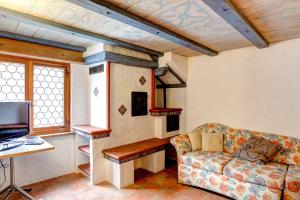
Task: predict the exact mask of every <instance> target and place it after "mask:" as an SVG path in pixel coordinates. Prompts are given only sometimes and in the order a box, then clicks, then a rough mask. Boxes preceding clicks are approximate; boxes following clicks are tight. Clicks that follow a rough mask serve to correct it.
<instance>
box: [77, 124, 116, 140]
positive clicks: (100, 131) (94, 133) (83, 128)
mask: <svg viewBox="0 0 300 200" xmlns="http://www.w3.org/2000/svg"><path fill="white" fill-rule="evenodd" d="M73 129H74V130H75V132H76V133H77V134H80V135H82V136H85V137H87V138H93V139H99V138H104V137H109V136H110V133H111V129H105V128H99V127H95V126H91V125H80V126H74V127H73Z"/></svg>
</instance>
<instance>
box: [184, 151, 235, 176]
mask: <svg viewBox="0 0 300 200" xmlns="http://www.w3.org/2000/svg"><path fill="white" fill-rule="evenodd" d="M231 159H232V155H231V154H229V153H224V152H209V151H194V152H189V153H187V154H185V155H183V156H182V160H183V164H185V165H188V166H192V167H195V168H200V169H204V170H207V171H211V172H215V173H219V174H222V172H223V168H224V166H225V165H226V164H227V163H228V162H229V161H230V160H231Z"/></svg>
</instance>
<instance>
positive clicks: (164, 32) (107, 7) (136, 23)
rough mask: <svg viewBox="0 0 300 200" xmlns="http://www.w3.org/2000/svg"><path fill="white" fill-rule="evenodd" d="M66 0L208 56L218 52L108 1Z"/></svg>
mask: <svg viewBox="0 0 300 200" xmlns="http://www.w3.org/2000/svg"><path fill="white" fill-rule="evenodd" d="M67 1H69V2H71V3H74V4H76V5H79V6H82V7H84V8H86V9H89V10H92V11H94V12H96V13H99V14H101V15H104V16H106V17H109V18H112V19H114V20H117V21H120V22H122V23H125V24H128V25H130V26H133V27H135V28H138V29H141V30H144V31H147V32H149V33H152V34H153V35H156V36H158V37H161V38H164V39H166V40H169V41H171V42H174V43H176V44H178V45H181V46H183V47H186V48H189V49H192V50H194V51H197V52H200V53H203V54H206V55H209V56H215V55H217V54H218V52H217V51H215V50H213V49H210V48H209V47H206V46H204V45H202V44H199V43H198V42H195V41H193V40H191V39H189V38H187V37H185V36H182V35H179V34H177V33H175V32H173V31H171V30H168V29H166V28H164V27H162V26H160V25H158V24H155V23H153V22H151V21H149V20H147V19H145V18H142V17H140V16H138V15H136V14H134V13H132V12H130V11H128V10H125V9H123V8H120V7H118V6H116V5H114V4H112V3H111V2H109V1H105V0H67Z"/></svg>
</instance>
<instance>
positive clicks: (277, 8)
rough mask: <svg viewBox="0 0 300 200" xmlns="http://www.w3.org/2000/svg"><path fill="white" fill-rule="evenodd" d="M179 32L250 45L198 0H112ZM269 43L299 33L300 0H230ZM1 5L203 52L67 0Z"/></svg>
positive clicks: (23, 30)
mask: <svg viewBox="0 0 300 200" xmlns="http://www.w3.org/2000/svg"><path fill="white" fill-rule="evenodd" d="M109 2H111V3H113V4H115V5H117V6H119V7H121V8H123V9H124V10H128V11H130V12H132V13H135V14H136V15H139V16H141V17H143V18H145V19H147V20H149V21H151V22H153V23H155V24H158V25H159V26H162V27H164V28H165V29H168V30H170V31H172V32H174V33H176V34H178V35H183V36H185V37H186V38H189V39H191V40H192V41H195V42H197V43H199V44H202V45H204V46H206V47H208V48H209V49H213V50H215V51H217V52H220V51H226V50H230V49H236V48H242V47H247V46H253V44H252V43H251V42H249V40H248V39H247V38H246V37H244V36H243V35H242V34H241V33H240V32H239V31H237V30H236V29H235V28H234V27H233V26H232V25H231V24H229V23H228V22H227V21H226V20H224V18H222V17H221V16H220V15H218V14H217V13H216V12H215V11H214V10H212V9H211V8H210V7H209V6H208V5H206V4H205V3H204V1H202V0H110V1H109ZM231 2H232V3H233V4H234V5H235V7H236V9H237V10H238V11H239V12H240V13H241V14H242V15H243V16H245V17H246V18H247V20H248V21H249V22H250V23H251V24H252V25H253V26H254V27H255V28H256V30H257V31H258V32H259V33H260V34H261V35H262V37H263V38H265V40H266V41H268V42H269V43H274V42H280V41H284V40H289V39H294V38H299V37H300V0H263V1H262V0H251V1H250V0H231ZM0 6H2V7H5V8H8V9H12V10H15V11H18V12H22V13H26V14H28V15H32V16H35V17H39V18H42V19H46V20H51V21H53V22H56V23H60V24H63V25H67V26H72V27H74V28H77V29H81V30H84V31H88V32H92V33H95V34H101V35H103V36H106V37H109V38H113V39H118V40H122V41H124V42H127V43H132V44H134V45H138V46H141V47H144V48H147V49H153V50H155V51H159V52H168V51H172V52H174V53H177V54H180V55H183V56H196V55H200V54H201V53H199V52H197V51H194V50H192V49H189V48H186V47H182V46H180V45H178V44H176V43H174V42H170V41H168V40H166V39H163V38H160V37H158V36H156V35H153V34H150V33H149V32H146V31H143V30H140V29H138V28H135V27H132V26H130V25H128V24H124V23H122V22H119V21H117V20H114V19H111V18H108V17H106V16H103V15H101V14H99V13H96V12H93V11H91V10H89V9H86V8H83V7H81V6H78V5H76V4H72V3H70V2H68V1H65V0H0ZM0 30H1V31H7V32H11V33H18V34H22V35H25V36H31V37H35V38H40V39H45V40H52V41H56V42H61V43H65V44H70V45H75V46H81V47H88V46H91V45H93V44H96V43H97V41H94V40H91V39H88V38H83V37H79V36H77V35H71V34H66V33H63V32H59V31H57V30H53V29H49V28H46V27H40V26H37V25H32V24H26V23H24V22H19V21H16V20H11V19H9V18H6V17H4V16H3V15H0Z"/></svg>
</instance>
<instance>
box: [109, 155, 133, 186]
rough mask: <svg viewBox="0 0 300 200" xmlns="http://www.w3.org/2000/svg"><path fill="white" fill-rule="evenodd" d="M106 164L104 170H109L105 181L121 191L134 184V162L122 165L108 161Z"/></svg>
mask: <svg viewBox="0 0 300 200" xmlns="http://www.w3.org/2000/svg"><path fill="white" fill-rule="evenodd" d="M106 164H107V165H106V169H109V172H107V174H106V177H107V180H108V181H109V182H110V183H112V184H113V185H114V186H115V187H116V188H118V189H122V188H124V187H126V186H128V185H131V184H133V183H134V160H131V161H128V162H125V163H122V164H118V163H115V162H112V161H108V162H106Z"/></svg>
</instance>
